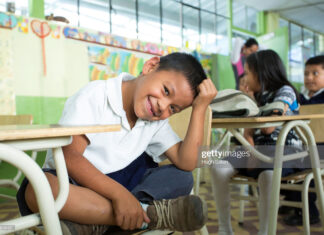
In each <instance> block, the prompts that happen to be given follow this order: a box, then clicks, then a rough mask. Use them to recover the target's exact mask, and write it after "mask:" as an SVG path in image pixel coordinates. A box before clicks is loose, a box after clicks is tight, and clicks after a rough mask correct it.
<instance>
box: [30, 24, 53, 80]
mask: <svg viewBox="0 0 324 235" xmlns="http://www.w3.org/2000/svg"><path fill="white" fill-rule="evenodd" d="M30 24H31V28H32V30H33V32H34V33H35V34H36V35H37V36H38V37H39V38H41V40H42V54H43V68H44V70H43V71H44V76H46V55H45V42H44V38H45V37H47V36H48V35H49V34H50V32H51V28H50V26H49V25H48V23H47V22H46V21H43V22H42V21H39V20H33V21H32V22H31V23H30Z"/></svg>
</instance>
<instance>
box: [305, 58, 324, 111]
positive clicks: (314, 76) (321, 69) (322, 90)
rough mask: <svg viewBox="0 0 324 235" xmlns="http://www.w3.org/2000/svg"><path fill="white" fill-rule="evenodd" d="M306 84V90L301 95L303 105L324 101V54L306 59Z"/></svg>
mask: <svg viewBox="0 0 324 235" xmlns="http://www.w3.org/2000/svg"><path fill="white" fill-rule="evenodd" d="M304 84H305V87H306V90H305V91H304V92H303V94H301V96H300V103H301V105H307V104H320V103H324V55H319V56H314V57H312V58H310V59H308V60H307V61H306V67H305V72H304Z"/></svg>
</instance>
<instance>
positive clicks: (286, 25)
mask: <svg viewBox="0 0 324 235" xmlns="http://www.w3.org/2000/svg"><path fill="white" fill-rule="evenodd" d="M288 25H289V22H288V21H287V20H284V19H282V18H279V27H288Z"/></svg>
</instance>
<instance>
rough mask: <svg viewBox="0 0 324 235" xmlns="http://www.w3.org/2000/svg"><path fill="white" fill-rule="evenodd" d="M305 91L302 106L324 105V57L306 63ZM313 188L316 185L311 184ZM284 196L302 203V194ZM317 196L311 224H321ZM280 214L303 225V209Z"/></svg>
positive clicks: (311, 205) (311, 199)
mask: <svg viewBox="0 0 324 235" xmlns="http://www.w3.org/2000/svg"><path fill="white" fill-rule="evenodd" d="M304 84H305V87H306V89H305V91H304V92H303V94H301V95H300V104H301V105H308V104H321V103H324V55H320V56H315V57H311V58H309V59H308V60H307V61H306V64H305V72H304ZM311 186H314V183H313V182H311ZM282 194H284V195H285V196H286V197H285V199H286V200H291V201H301V193H300V192H296V191H289V190H285V191H284V192H283V193H282ZM315 201H316V194H315V193H309V217H310V218H309V220H310V224H316V223H318V222H319V212H318V209H317V208H316V204H315ZM279 213H281V214H287V213H291V214H290V215H289V216H288V217H286V218H285V219H284V222H285V223H286V224H288V225H292V226H300V225H303V217H302V213H301V209H299V208H292V207H287V206H285V207H280V210H279Z"/></svg>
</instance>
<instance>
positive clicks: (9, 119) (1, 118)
mask: <svg viewBox="0 0 324 235" xmlns="http://www.w3.org/2000/svg"><path fill="white" fill-rule="evenodd" d="M32 122H33V116H32V115H28V114H26V115H0V125H19V124H20V125H30V124H32ZM36 156H37V152H35V151H33V152H32V158H33V159H34V160H35V159H36ZM0 164H1V161H0ZM21 175H22V173H21V171H20V170H17V173H16V175H15V176H14V177H13V178H11V179H0V187H6V188H13V189H15V190H18V189H19V184H18V181H19V179H20V178H21ZM0 197H2V198H7V199H15V197H12V196H9V195H5V194H0Z"/></svg>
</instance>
